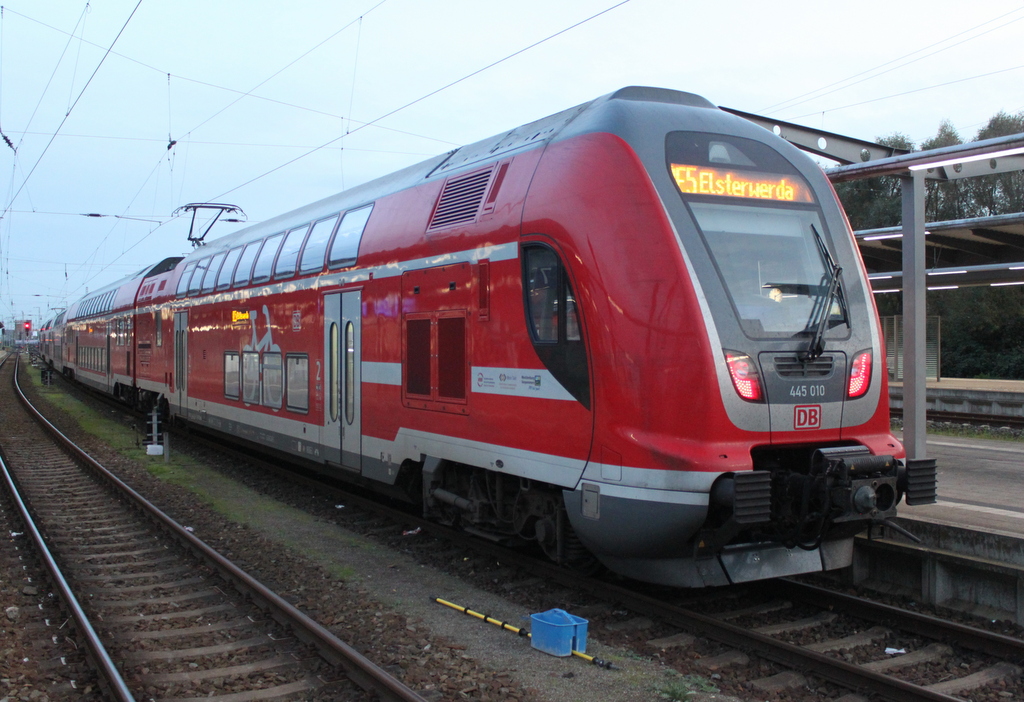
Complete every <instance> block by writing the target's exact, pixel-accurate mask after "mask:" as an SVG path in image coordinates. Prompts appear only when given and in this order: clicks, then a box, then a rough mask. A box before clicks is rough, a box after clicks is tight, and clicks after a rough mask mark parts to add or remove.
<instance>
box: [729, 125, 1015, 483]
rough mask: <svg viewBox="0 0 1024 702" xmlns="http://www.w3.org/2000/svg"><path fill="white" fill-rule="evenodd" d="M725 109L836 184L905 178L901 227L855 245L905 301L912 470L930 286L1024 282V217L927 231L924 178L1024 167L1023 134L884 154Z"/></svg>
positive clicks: (920, 440)
mask: <svg viewBox="0 0 1024 702" xmlns="http://www.w3.org/2000/svg"><path fill="white" fill-rule="evenodd" d="M723 109H727V108H723ZM727 111H729V112H733V113H734V114H738V115H740V116H741V117H744V118H746V119H749V120H750V121H752V122H754V123H755V124H760V125H761V126H762V127H764V128H765V129H768V130H770V131H772V132H774V133H775V134H777V135H779V136H781V137H782V138H784V139H787V140H789V141H790V142H792V143H793V144H794V145H795V146H798V147H800V148H802V149H804V150H805V151H809V152H811V153H814V154H817V155H819V156H825V157H827V158H830V159H832V160H834V161H837V162H839V163H841V164H844V165H841V166H838V167H836V168H827V169H825V175H827V176H828V178H829V180H831V181H832V182H833V183H841V182H845V181H850V180H860V179H863V178H874V177H877V176H896V177H897V178H899V180H900V189H901V192H902V196H901V197H902V219H903V224H902V226H901V227H899V228H894V229H885V230H875V231H873V232H858V233H857V240H858V243H859V244H860V246H861V251H862V253H863V255H864V259H865V265H866V266H867V267H868V272H869V275H870V276H871V278H872V288H873V289H874V290H875V292H876V293H877V292H880V291H881V290H899V291H901V294H902V295H903V320H904V337H903V358H904V362H905V363H906V366H905V368H904V374H903V375H904V393H903V396H904V411H903V419H904V423H903V445H904V448H905V449H906V452H907V466H908V468H909V467H911V466H914V465H916V464H924V463H926V462H927V461H928V459H927V457H926V452H927V448H926V442H925V437H926V431H925V407H926V398H925V305H926V292H927V290H928V289H929V288H931V289H936V288H939V287H944V288H947V289H948V288H951V287H959V286H960V285H1001V284H1017V283H1021V282H1024V225H1022V221H1024V214H1016V215H1006V216H1005V217H986V218H982V219H973V220H964V221H961V222H941V223H935V224H926V222H925V218H924V214H925V181H926V180H937V181H951V180H959V179H961V178H972V177H977V176H983V175H994V174H997V173H1011V172H1015V171H1021V170H1024V134H1014V135H1011V136H1006V137H998V138H995V139H986V140H984V141H975V142H971V143H968V144H958V145H955V146H947V147H943V148H940V149H930V150H928V151H915V152H910V153H907V152H903V153H895V152H889V153H886V151H885V148H884V147H881V146H879V145H871V144H870V143H868V142H863V141H861V140H858V139H852V138H849V137H844V136H842V135H839V134H831V133H827V132H823V131H820V130H815V129H811V128H808V127H803V126H800V125H794V124H787V123H785V122H778V121H774V120H771V119H769V118H767V117H761V116H759V115H751V114H747V113H742V112H738V111H736V110H727ZM875 147H877V148H875ZM885 242H890V243H885ZM1018 262H1020V263H1019V265H1018ZM886 276H887V277H886ZM986 276H987V278H986ZM939 281H941V282H939ZM954 281H955V282H954ZM970 281H973V282H970ZM883 285H884V286H885V287H883Z"/></svg>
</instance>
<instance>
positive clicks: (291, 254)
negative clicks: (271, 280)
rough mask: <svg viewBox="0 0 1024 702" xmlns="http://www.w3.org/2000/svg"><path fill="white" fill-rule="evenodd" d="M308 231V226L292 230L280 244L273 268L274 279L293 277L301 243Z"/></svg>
mask: <svg viewBox="0 0 1024 702" xmlns="http://www.w3.org/2000/svg"><path fill="white" fill-rule="evenodd" d="M308 231H309V225H308V224H304V225H302V226H301V227H298V228H296V229H292V230H291V231H290V232H288V236H286V237H285V239H284V243H283V244H281V253H280V255H278V257H277V264H276V265H275V266H274V277H275V278H290V277H291V276H293V275H295V264H297V263H298V261H299V249H301V248H302V241H303V239H305V237H306V232H308Z"/></svg>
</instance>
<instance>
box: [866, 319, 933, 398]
mask: <svg viewBox="0 0 1024 702" xmlns="http://www.w3.org/2000/svg"><path fill="white" fill-rule="evenodd" d="M881 319H882V335H883V336H884V337H885V365H886V368H887V369H888V371H889V380H894V381H897V382H902V381H903V315H896V316H894V317H882V318H881ZM924 339H925V377H926V378H927V379H928V380H938V379H939V377H940V373H941V369H942V351H941V341H942V318H941V317H938V316H929V317H926V318H925V332H924Z"/></svg>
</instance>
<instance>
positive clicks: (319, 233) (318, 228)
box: [299, 215, 338, 273]
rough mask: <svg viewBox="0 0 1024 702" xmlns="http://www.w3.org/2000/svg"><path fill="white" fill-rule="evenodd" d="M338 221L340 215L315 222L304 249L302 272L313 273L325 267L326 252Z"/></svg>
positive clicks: (300, 269)
mask: <svg viewBox="0 0 1024 702" xmlns="http://www.w3.org/2000/svg"><path fill="white" fill-rule="evenodd" d="M337 223H338V215H332V216H330V217H328V218H327V219H321V220H320V221H319V222H314V223H313V230H312V231H311V232H310V233H309V238H308V239H306V248H304V249H303V250H302V262H301V263H300V265H299V272H300V273H312V272H313V271H318V270H320V269H321V268H323V267H324V254H325V253H327V242H328V241H330V239H331V234H333V233H334V225H335V224H337Z"/></svg>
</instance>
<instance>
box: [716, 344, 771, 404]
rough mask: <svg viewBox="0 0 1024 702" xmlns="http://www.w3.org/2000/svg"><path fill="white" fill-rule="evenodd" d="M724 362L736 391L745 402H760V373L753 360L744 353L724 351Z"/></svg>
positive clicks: (761, 395) (761, 394)
mask: <svg viewBox="0 0 1024 702" xmlns="http://www.w3.org/2000/svg"><path fill="white" fill-rule="evenodd" d="M725 362H726V363H727V364H728V366H729V376H730V377H731V378H732V385H733V387H734V388H736V393H737V394H738V395H739V396H740V397H742V398H743V399H744V400H746V401H747V402H760V401H761V398H762V397H763V393H762V392H761V375H760V373H758V372H757V365H756V364H755V363H754V360H753V359H752V358H750V356H748V355H747V354H745V353H737V352H736V351H726V352H725Z"/></svg>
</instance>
